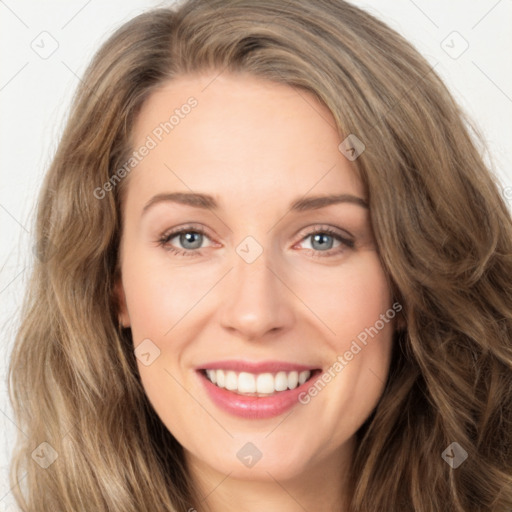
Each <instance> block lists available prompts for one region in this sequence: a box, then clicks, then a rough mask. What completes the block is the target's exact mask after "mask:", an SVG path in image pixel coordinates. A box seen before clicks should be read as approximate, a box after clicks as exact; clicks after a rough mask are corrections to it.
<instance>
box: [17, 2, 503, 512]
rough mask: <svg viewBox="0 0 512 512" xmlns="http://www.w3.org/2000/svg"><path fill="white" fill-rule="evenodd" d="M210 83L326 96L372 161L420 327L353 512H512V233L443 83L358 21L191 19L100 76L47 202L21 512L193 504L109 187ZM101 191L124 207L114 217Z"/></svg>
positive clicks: (193, 9)
mask: <svg viewBox="0 0 512 512" xmlns="http://www.w3.org/2000/svg"><path fill="white" fill-rule="evenodd" d="M203 72H205V73H206V72H211V73H214V74H219V73H234V74H237V73H244V74H250V75H253V76H255V77H262V78H264V79H267V80H270V81H274V82H279V83H284V84H287V85H289V86H290V87H293V88H295V90H296V91H297V92H298V93H299V94H300V93H301V92H302V91H309V92H311V93H312V94H314V95H315V96H316V97H317V98H318V99H319V100H320V101H322V102H323V103H324V104H325V105H326V106H327V108H328V109H329V110H330V111H331V112H332V114H333V117H334V119H335V121H336V125H337V129H338V131H339V135H340V141H341V140H344V139H345V138H346V137H347V136H349V135H350V134H352V135H355V136H356V137H357V138H358V139H359V140H360V141H362V142H363V144H364V146H365V149H364V152H362V154H360V156H359V157H358V158H357V160H355V163H356V166H357V172H358V174H359V176H360V178H361V179H362V181H363V184H364V186H365V188H366V191H367V194H368V199H369V205H370V215H371V222H372V226H373V230H374V233H375V237H376V241H377V246H378V250H379V255H380V258H381V261H382V264H383V266H384V269H385V271H386V273H387V274H388V276H389V279H390V282H391V283H392V287H393V291H394V293H395V296H396V297H397V298H398V299H399V301H400V303H401V304H402V305H403V324H404V326H403V328H401V329H400V330H399V331H398V332H397V333H396V336H395V339H394V346H393V359H392V365H391V369H390V373H389V375H388V380H387V382H386V387H385V390H384V392H383V395H382V397H381V399H380V401H379V403H378V405H377V407H376V408H375V410H374V411H373V412H372V414H371V416H370V417H369V418H368V419H367V420H366V421H365V423H364V424H363V425H362V426H361V428H360V429H359V430H358V432H357V450H356V452H355V456H354V459H353V465H352V472H351V505H350V512H375V511H377V510H379V511H380V510H385V511H386V512H394V511H396V512H398V511H400V512H402V511H404V510H411V511H412V510H414V511H416V512H439V511H448V510H449V511H450V512H467V511H469V510H471V511H476V510H478V511H486V512H491V511H492V512H505V511H506V510H508V509H510V508H512V341H511V340H512V221H511V216H510V212H509V211H508V209H507V206H506V203H505V201H504V200H503V198H502V197H501V195H500V191H499V184H498V183H497V180H496V179H495V178H494V177H493V175H492V174H491V172H490V171H489V170H488V168H487V167H486V165H485V164H484V162H483V160H482V155H481V154H480V150H479V148H478V147H477V146H476V143H475V139H474V137H473V133H472V132H473V129H472V128H471V124H470V122H468V121H467V120H466V119H465V117H464V114H463V112H461V110H460V109H459V107H458V106H457V104H456V102H455V101H454V100H453V99H452V97H451V95H450V93H449V92H448V90H447V89H446V87H445V86H444V85H443V83H442V82H441V80H440V79H439V77H438V76H437V74H436V73H435V71H434V70H433V69H432V68H431V66H429V64H428V63H427V62H426V61H425V60H424V59H423V58H422V57H421V56H420V55H419V54H418V52H417V51H416V50H415V49H414V48H413V47H412V46H411V45H410V44H409V43H408V42H406V41H405V40H404V39H403V38H402V37H401V36H399V35H398V34H397V33H396V32H394V31H393V30H391V29H390V28H389V27H387V26H386V25H385V24H384V23H382V22H380V21H379V20H377V19H375V18H374V17H372V16H371V15H369V14H368V13H366V12H364V11H362V10H360V9H358V8H356V7H354V6H352V5H350V4H349V3H346V2H344V1H341V0H314V1H313V0H296V1H294V2H287V1H284V0H283V1H280V0H233V1H225V0H191V1H187V2H185V3H182V4H181V5H179V6H177V7H169V8H160V9H155V10H152V11H149V12H147V13H144V14H142V15H139V16H137V17H136V18H134V19H133V20H131V21H129V22H128V23H126V24H125V25H123V26H122V27H120V28H119V29H118V30H117V31H116V32H115V33H114V34H113V35H112V36H111V37H110V38H109V39H108V40H107V41H106V42H105V43H104V44H103V46H102V47H101V48H100V49H99V51H98V52H97V54H96V55H95V57H94V59H93V61H92V62H91V64H90V66H89V67H88V69H87V70H86V72H85V75H84V77H83V81H82V83H81V84H80V86H79V88H78V91H77V93H76V96H75V98H74V101H73V105H72V108H71V112H70V115H69V119H68V121H67V125H66V128H65V130H64V133H63V135H62V139H61V141H60V144H59V146H58V149H57V152H56V154H55V157H54V159H53V162H52V164H51V166H50V168H49V170H48V172H47V175H46V181H45V183H44V185H43V188H42V191H41V195H40V198H39V202H38V211H37V220H36V233H37V235H36V236H37V241H38V244H39V250H38V258H37V259H36V260H35V262H34V268H33V272H32V277H31V281H30V285H29V288H28V291H27V295H26V298H25V302H24V305H23V310H22V323H21V327H20V329H19V332H18V333H17V337H16V340H15V346H14V350H13V353H12V358H11V362H10V366H9V393H10V398H11V402H12V404H13V409H14V412H15V418H16V422H17V424H18V425H19V427H20V429H21V430H22V431H23V433H24V434H20V435H19V437H18V440H17V445H16V449H15V450H14V452H13V458H12V464H11V474H10V483H11V486H12V487H13V492H14V493H15V497H16V500H17V502H18V504H19V506H20V507H21V508H22V510H23V511H25V512H35V511H41V510H47V511H50V510H51V511H52V512H59V511H69V510H73V511H76V512H78V511H84V512H85V511H91V510H94V511H95V512H100V511H107V510H108V511H109V512H121V511H123V512H142V511H148V512H149V511H151V512H154V511H155V510H158V511H169V512H170V511H177V510H180V511H181V510H187V509H188V508H189V507H190V506H191V504H192V503H193V497H194V493H195V490H194V488H193V485H192V483H191V481H190V478H189V476H188V474H187V468H186V466H185V464H184V458H183V453H182V448H181V446H180V444H179V443H178V442H177V441H176V440H175V439H174V437H173V436H172V434H171V433H170V432H168V431H167V429H166V428H165V426H164V425H163V424H162V422H161V421H160V420H159V418H158V417H157V415H156V413H155V412H154V410H153V409H152V407H151V405H150V404H149V402H148V400H147V398H146V396H145V394H144V389H143V387H142V385H141V382H140V379H139V376H138V373H137V368H136V364H135V357H134V353H133V346H132V339H131V334H130V330H129V329H119V328H118V325H117V304H116V301H115V298H114V296H115V294H114V282H115V277H116V271H117V270H118V245H119V237H120V228H121V204H122V200H123V190H124V189H125V186H126V182H127V181H129V179H123V180H120V181H119V183H117V182H116V183H115V185H116V186H111V187H106V186H104V184H106V183H111V184H112V183H113V181H112V180H113V179H114V178H115V175H116V176H117V178H119V172H118V171H119V169H121V168H122V166H123V164H124V163H125V162H126V161H127V158H129V155H130V152H131V151H133V149H134V148H133V147H132V146H131V139H130V135H131V131H130V130H131V128H132V126H133V125H134V121H135V119H136V116H137V114H138V113H139V111H140V109H141V106H142V105H143V103H144V101H145V100H146V99H147V98H148V96H149V95H150V94H151V93H152V92H153V91H155V90H156V89H157V88H158V87H160V86H162V84H164V83H166V82H167V81H169V80H172V79H173V77H177V76H183V75H186V74H194V73H203ZM198 108H200V105H199V107H198ZM353 140H355V139H353ZM98 187H99V188H101V189H102V190H108V191H107V192H106V193H104V194H102V197H100V198H98V193H95V192H94V191H95V190H97V189H98ZM102 187H103V188H102ZM110 189H111V190H110ZM42 443H46V444H42ZM454 443H456V444H454ZM455 455H457V457H458V459H459V461H458V464H457V465H458V467H455V465H454V464H453V459H454V458H455ZM38 457H39V458H40V459H41V461H43V463H41V462H40V463H37V460H38ZM55 457H56V458H55ZM461 461H462V462H461ZM44 466H46V467H44Z"/></svg>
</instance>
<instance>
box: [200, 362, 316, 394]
mask: <svg viewBox="0 0 512 512" xmlns="http://www.w3.org/2000/svg"><path fill="white" fill-rule="evenodd" d="M320 371H321V370H320V369H312V370H302V371H297V370H292V371H284V370H282V371H278V372H263V373H251V372H236V371H233V370H226V369H220V368H210V369H202V370H200V372H201V373H202V374H203V375H204V377H205V378H206V379H208V380H209V381H210V382H211V383H212V384H214V385H215V386H217V387H218V388H221V389H226V390H228V391H231V392H232V393H236V394H237V395H243V396H253V397H262V398H263V397H269V396H273V395H276V394H278V393H282V392H284V391H288V390H293V389H296V388H297V387H299V386H302V385H303V384H305V383H306V382H308V381H309V380H310V379H312V378H313V377H314V376H315V375H316V374H317V373H318V372H320Z"/></svg>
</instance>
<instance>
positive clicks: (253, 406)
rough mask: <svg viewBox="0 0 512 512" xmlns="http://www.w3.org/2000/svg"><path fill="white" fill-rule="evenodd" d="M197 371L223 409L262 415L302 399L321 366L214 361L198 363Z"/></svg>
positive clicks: (247, 415) (275, 413)
mask: <svg viewBox="0 0 512 512" xmlns="http://www.w3.org/2000/svg"><path fill="white" fill-rule="evenodd" d="M196 372H197V375H198V376H199V379H200V381H201V383H202V385H203V386H204V389H205V391H206V394H207V396H208V397H209V398H210V400H211V401H212V402H213V404H215V405H216V406H217V407H219V408H220V409H222V410H223V411H224V412H227V413H229V414H231V415H234V416H238V417H241V418H245V419H264V418H271V417H276V416H279V415H281V414H284V413H285V412H287V411H288V410H290V409H291V408H293V407H295V406H297V405H298V404H300V403H302V402H301V401H300V397H301V396H302V394H304V393H306V391H307V389H309V387H310V386H312V385H313V383H314V381H315V380H317V379H318V378H319V377H320V376H321V374H322V369H321V368H315V367H312V366H305V365H299V364H292V363H286V362H280V361H275V362H261V363H254V362H245V361H217V362H213V363H210V364H207V365H203V366H201V367H197V368H196Z"/></svg>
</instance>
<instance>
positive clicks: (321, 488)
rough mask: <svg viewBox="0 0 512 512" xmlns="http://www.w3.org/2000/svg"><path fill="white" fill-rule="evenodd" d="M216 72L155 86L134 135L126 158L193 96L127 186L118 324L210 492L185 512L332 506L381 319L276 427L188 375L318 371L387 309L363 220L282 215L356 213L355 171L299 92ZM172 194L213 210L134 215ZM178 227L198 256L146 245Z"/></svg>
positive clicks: (178, 244) (381, 343) (323, 112)
mask: <svg viewBox="0 0 512 512" xmlns="http://www.w3.org/2000/svg"><path fill="white" fill-rule="evenodd" d="M214 77H215V75H209V76H207V75H205V76H201V75H194V76H185V77H179V78H178V79H174V80H173V81H171V82H168V83H166V84H165V86H164V87H162V88H161V89H160V90H158V91H156V92H154V93H153V95H152V96H150V97H149V99H148V100H147V101H146V103H145V104H144V107H143V109H142V111H141V113H140V116H139V117H138V119H137V122H136V124H135V126H134V129H133V133H132V140H133V145H134V147H139V146H140V145H142V144H144V142H145V140H146V137H147V136H148V134H151V132H152V130H154V128H155V127H156V126H158V125H159V123H160V122H162V121H163V120H165V119H168V118H169V116H170V115H171V114H172V111H173V110H174V109H175V108H179V107H180V105H182V104H184V103H185V102H186V100H187V98H189V97H190V96H194V97H195V98H196V99H197V101H198V105H197V107H195V108H194V109H193V110H192V111H191V112H190V114H188V116H185V117H184V118H183V119H181V120H180V123H179V124H178V125H177V126H175V127H174V129H173V130H172V131H171V132H170V133H169V134H168V135H166V136H165V137H164V138H163V140H162V141H161V142H160V143H159V144H158V145H157V147H156V148H154V149H152V150H151V151H150V152H149V154H148V155H147V156H146V157H145V158H144V159H143V160H142V161H141V162H140V164H139V165H138V166H137V167H136V168H135V169H134V170H133V171H131V173H130V174H129V177H128V178H126V179H127V180H128V181H127V183H125V185H127V189H126V199H125V201H124V204H123V210H122V215H123V232H122V240H121V279H120V281H119V282H118V283H117V293H118V295H119V299H120V303H121V309H120V320H121V321H122V323H123V324H124V325H125V326H130V327H131V329H132V335H133V340H134V346H135V347H137V346H138V345H139V344H140V343H141V342H142V341H143V340H145V339H150V340H151V343H153V344H154V346H156V347H158V349H159V350H160V355H159V356H158V357H157V358H156V359H155V360H154V361H153V362H152V363H151V364H150V365H149V366H145V365H144V364H142V363H141V361H140V360H137V363H138V368H139V371H140V375H141V379H142V383H143V386H144V389H145V391H146V393H147V396H148V398H149V400H150V401H151V403H152V405H153V407H154V408H155V410H156V412H157V414H158V415H159V417H160V418H161V420H162V422H163V423H164V424H165V425H166V427H167V428H168V429H169V431H170V432H172V433H173V435H174V436H175V437H176V438H177V439H178V441H179V442H180V443H181V444H182V445H183V446H184V448H185V453H186V460H187V465H188V467H189V469H190V472H191V475H192V478H193V479H194V481H195V482H196V483H197V484H198V486H199V488H200V489H201V492H202V494H203V496H207V497H206V498H203V500H202V501H201V500H198V502H197V503H194V504H193V506H194V507H195V508H196V510H198V511H202V510H212V511H220V510H222V511H224V512H226V511H231V510H233V511H234V510H237V511H240V510H244V511H260V510H262V506H263V505H264V508H265V510H267V511H269V512H272V511H280V512H283V511H285V512H286V511H289V512H292V511H299V510H300V511H303V510H304V509H306V510H340V509H341V510H342V509H343V507H344V506H346V503H347V498H348V496H347V488H346V475H347V471H348V465H349V464H350V460H351V458H352V455H353V452H354V447H355V445H354V434H355V432H356V431H357V430H358V428H359V427H360V426H361V425H362V424H363V422H364V421H365V420H366V418H367V417H368V416H369V415H370V413H371V412H372V411H373V409H374V408H375V406H376V404H377V402H378V400H379V398H380V396H381V394H382V392H383V388H384V382H385V380H386V377H387V374H388V371H389V363H390V357H391V347H392V334H393V329H394V325H393V321H391V322H389V323H386V324H385V326H384V328H383V329H381V330H380V331H379V333H378V335H376V336H374V337H373V338H370V339H369V342H368V344H367V345H366V346H364V347H363V349H362V350H361V351H360V352H359V353H357V355H355V356H354V358H353V359H352V360H351V361H350V362H348V364H347V365H346V367H345V368H344V369H343V371H341V372H340V373H338V374H337V375H336V377H335V378H334V379H332V380H331V382H330V383H328V385H326V386H325V388H324V389H323V390H322V391H321V392H320V393H318V395H317V396H315V397H314V398H312V399H311V401H310V402H309V403H308V404H306V405H302V404H298V405H296V406H294V408H293V409H292V410H291V411H288V412H286V413H284V414H283V415H280V416H278V417H274V418H269V419H244V418H239V417H236V416H233V415H230V414H229V413H227V412H224V411H222V410H220V409H219V408H218V407H217V406H216V405H215V404H214V403H212V402H211V400H210V398H209V396H208V395H207V394H206V393H205V391H204V389H203V386H202V385H201V382H200V380H199V378H198V376H197V373H196V371H195V368H196V367H197V366H198V365H200V364H204V363H207V362H209V361H215V360H220V359H243V360H249V361H262V360H284V361H290V362H294V363H302V364H307V365H313V366H315V367H318V368H322V369H324V370H325V369H327V368H329V367H330V366H332V365H333V363H334V362H335V361H336V358H337V356H338V355H340V354H343V353H345V351H347V350H348V349H349V348H350V346H351V342H352V341H353V340H354V339H356V337H357V335H358V334H360V333H361V332H362V331H363V330H364V329H365V328H367V327H370V326H373V325H374V324H375V322H376V321H377V320H378V319H379V317H380V315H381V314H383V313H385V312H386V311H387V310H388V309H390V308H391V305H392V297H391V292H390V288H389V284H388V279H387V276H386V274H385V272H384V270H383V268H382V266H381V263H380V260H379V257H378V253H377V248H376V246H375V242H374V238H373V233H372V228H371V223H370V218H369V210H368V209H367V208H364V207H362V206H361V205H358V204H354V203H349V202H345V203H340V204H334V205H330V206H327V207H324V208H319V209H313V210H308V211H302V212H292V211H290V204H291V202H292V201H294V200H296V199H299V198H303V197H304V196H306V197H309V196H312V195H329V194H351V195H353V196H356V197H359V198H361V199H363V200H364V199H365V192H364V189H363V186H362V184H361V182H360V180H359V179H358V177H357V174H356V172H355V167H354V163H353V162H350V161H349V160H347V159H346V158H345V157H344V156H343V154H342V153H341V152H340V151H339V150H338V145H339V143H340V142H341V140H342V139H341V138H340V137H339V135H338V133H337V131H336V130H335V123H334V118H333V117H332V114H331V113H330V111H329V110H328V109H327V108H326V107H325V106H323V104H321V103H320V102H318V101H317V100H316V99H315V97H314V96H313V95H311V94H310V93H308V92H304V91H300V93H299V92H298V91H297V90H296V89H294V88H292V87H290V86H287V85H283V84H276V83H271V82H268V81H264V80H262V79H259V78H255V77H251V76H247V75H236V76H235V75H226V74H222V75H220V76H217V77H216V78H215V79H214ZM179 191H182V192H191V191H194V192H201V193H207V194H211V195H212V196H214V197H215V198H216V200H217V201H218V203H219V209H218V210H216V211H213V210H212V209H201V208H197V207H193V206H189V205H183V204H178V203H172V202H160V203H158V204H155V205H153V206H152V207H151V208H149V209H148V210H147V211H146V213H144V215H142V211H143V208H144V205H145V204H146V203H147V202H148V201H149V200H150V199H151V198H152V197H153V196H155V195H156V194H161V193H167V192H179ZM190 223H193V228H198V227H202V228H204V229H205V230H206V232H207V234H206V236H204V237H202V238H201V235H196V240H197V237H198V238H199V241H198V242H195V243H196V245H194V243H191V242H189V243H188V244H187V240H186V239H184V237H181V240H180V236H179V235H177V236H175V237H174V238H172V239H171V240H170V241H168V242H167V244H166V247H167V248H169V247H170V246H174V247H175V248H177V249H178V250H181V251H186V250H187V248H188V251H189V252H194V251H195V252H196V255H195V256H188V255H177V254H173V253H171V252H169V250H166V247H165V246H162V245H160V244H159V242H158V240H159V238H161V236H162V234H166V233H168V232H169V231H170V230H171V229H172V228H179V227H182V226H188V225H189V224H190ZM325 227H330V228H333V229H334V230H336V231H337V233H338V234H339V235H340V236H342V237H343V238H348V239H349V240H351V241H353V247H350V246H347V245H345V244H344V243H343V242H340V241H339V240H338V239H337V238H336V237H333V238H330V237H329V236H328V237H327V239H326V240H325V243H324V244H323V245H321V244H318V243H315V240H314V236H311V235H314V234H315V233H322V232H323V231H322V229H323V228H325ZM192 231H194V229H192ZM308 235H309V236H308ZM247 236H252V237H253V238H254V239H255V240H256V241H257V243H258V244H259V245H260V246H261V248H263V253H262V254H261V255H260V256H259V257H258V258H257V259H256V260H255V261H254V262H252V263H247V262H246V261H245V260H244V259H243V258H242V257H240V256H239V254H238V253H237V252H236V249H237V247H238V246H239V244H240V243H241V242H242V241H243V240H244V239H245V238H246V237H247ZM201 240H202V245H200V247H201V248H200V249H190V247H192V246H193V247H197V246H198V244H201ZM192 242H193V241H192ZM326 253H331V254H330V255H325V254H326ZM315 254H316V255H317V257H315ZM146 343H147V342H146ZM247 442H251V443H253V444H254V445H256V446H257V447H258V449H259V450H260V451H261V453H262V458H261V459H260V460H259V461H258V463H257V464H256V465H254V466H253V467H251V468H248V467H246V466H245V465H244V464H242V463H241V462H240V460H239V459H238V458H237V457H236V453H237V452H238V450H240V448H242V447H243V446H244V445H245V444H246V443H247Z"/></svg>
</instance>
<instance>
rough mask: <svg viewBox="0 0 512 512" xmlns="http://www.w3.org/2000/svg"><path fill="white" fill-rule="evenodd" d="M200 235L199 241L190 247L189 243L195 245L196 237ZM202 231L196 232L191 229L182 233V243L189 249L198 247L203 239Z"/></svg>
mask: <svg viewBox="0 0 512 512" xmlns="http://www.w3.org/2000/svg"><path fill="white" fill-rule="evenodd" d="M196 236H197V237H198V239H199V243H197V240H196V241H195V243H196V245H195V246H193V247H189V246H187V243H190V244H192V245H194V237H196ZM201 236H202V235H201V233H195V232H193V231H189V232H187V233H182V234H181V240H180V242H181V244H182V245H183V246H184V247H186V248H187V249H198V248H199V247H200V246H201V240H200V237H201Z"/></svg>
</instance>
